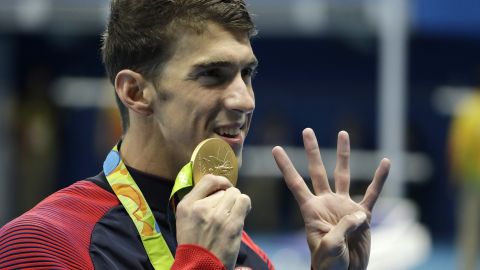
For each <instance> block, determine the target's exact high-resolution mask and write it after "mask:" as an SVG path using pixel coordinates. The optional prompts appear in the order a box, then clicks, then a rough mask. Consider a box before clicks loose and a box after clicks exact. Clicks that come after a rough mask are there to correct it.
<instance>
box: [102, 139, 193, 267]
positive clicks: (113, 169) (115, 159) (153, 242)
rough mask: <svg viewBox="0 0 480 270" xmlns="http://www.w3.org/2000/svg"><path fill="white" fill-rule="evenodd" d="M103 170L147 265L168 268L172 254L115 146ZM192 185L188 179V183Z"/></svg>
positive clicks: (170, 264)
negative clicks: (136, 233) (137, 234)
mask: <svg viewBox="0 0 480 270" xmlns="http://www.w3.org/2000/svg"><path fill="white" fill-rule="evenodd" d="M187 165H188V164H187ZM190 168H191V166H190ZM103 171H104V173H105V176H106V178H107V181H108V184H109V185H110V186H111V187H112V189H113V191H114V192H115V195H116V196H117V198H118V199H119V200H120V202H121V203H122V205H123V207H124V208H125V210H126V211H127V212H128V215H129V216H130V218H131V219H132V221H133V223H134V224H135V227H136V228H137V231H138V233H139V234H140V238H141V240H142V244H143V247H144V248H145V251H146V252H147V255H148V258H149V259H150V263H151V264H152V265H153V267H154V268H155V269H156V270H167V269H170V267H171V266H172V264H173V260H174V259H173V255H172V253H171V252H170V249H169V248H168V246H167V243H166V242H165V239H164V238H163V236H162V233H161V231H160V227H159V226H158V224H157V222H156V221H155V217H154V216H153V212H152V210H151V209H150V207H149V206H148V203H147V201H146V200H145V197H144V196H143V194H142V192H141V191H140V188H139V187H138V186H137V184H136V183H135V181H134V180H133V178H132V176H131V175H130V173H129V172H128V170H127V168H126V166H125V164H124V163H123V161H122V159H121V157H120V153H119V152H118V148H117V146H115V147H113V149H112V151H110V153H109V154H108V156H107V158H106V159H105V162H104V163H103ZM182 171H183V169H182ZM190 175H191V169H190ZM186 176H188V174H186V175H182V177H186ZM177 178H178V177H177ZM182 181H184V182H186V183H188V179H187V180H185V179H184V178H182ZM191 182H192V180H191V178H190V181H189V183H191ZM175 186H177V183H175V185H174V190H175ZM181 189H183V188H181ZM177 190H180V188H177ZM173 193H174V192H172V196H173Z"/></svg>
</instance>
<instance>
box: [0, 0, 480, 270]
mask: <svg viewBox="0 0 480 270" xmlns="http://www.w3.org/2000/svg"><path fill="white" fill-rule="evenodd" d="M249 3H250V9H251V10H252V11H253V13H255V14H256V15H255V21H256V23H257V26H258V28H259V35H258V36H257V37H255V38H254V39H253V40H252V44H253V47H254V51H255V53H256V55H257V58H258V59H259V60H260V68H259V73H258V75H257V77H256V79H255V81H254V87H255V94H256V101H257V109H256V111H255V117H254V122H253V127H252V129H251V133H250V135H249V138H248V139H247V147H246V148H245V157H244V166H243V168H242V170H241V172H240V181H239V182H240V183H239V187H240V188H241V189H242V190H243V191H244V192H245V193H247V194H249V195H250V196H251V198H252V203H253V206H254V207H253V211H252V212H251V214H250V215H249V217H248V219H247V225H246V226H247V230H248V231H249V232H250V233H251V234H252V235H253V238H254V239H256V241H257V242H258V243H259V245H260V246H261V247H262V248H264V249H265V251H266V252H267V253H268V254H269V256H270V257H271V258H272V259H273V261H274V263H275V264H276V266H277V268H278V269H309V260H310V259H309V254H308V248H307V246H306V242H305V240H304V233H303V231H302V229H303V224H302V220H301V217H300V216H299V212H298V209H297V206H296V203H295V202H294V200H293V198H292V196H291V194H290V192H289V191H288V190H287V188H286V186H285V184H284V183H283V181H282V178H281V177H280V174H279V173H278V171H277V170H276V168H275V166H274V161H273V158H272V157H271V148H272V146H273V145H283V146H286V148H287V152H288V153H289V154H290V155H291V156H292V158H293V160H294V162H295V164H296V165H297V166H298V169H299V171H300V172H301V173H302V174H304V175H305V176H306V160H305V157H304V154H303V151H302V141H301V131H302V130H303V129H304V128H305V127H312V128H313V129H314V130H315V131H316V133H317V137H318V140H319V143H320V145H321V147H322V155H323V158H324V160H325V163H326V166H327V169H328V170H329V172H332V171H333V168H334V166H335V146H336V137H337V133H338V131H339V130H346V131H348V132H349V133H350V138H351V144H352V150H353V152H352V181H353V184H352V193H354V194H357V195H361V194H363V192H364V191H365V188H366V186H367V185H368V183H369V181H370V179H371V177H372V176H373V173H374V171H375V168H376V166H377V164H378V162H379V161H380V159H381V158H382V157H385V156H386V157H389V158H391V159H392V163H393V168H392V172H391V176H390V178H389V180H388V183H387V185H386V187H385V192H384V194H383V197H382V199H381V200H380V201H379V203H378V205H377V208H376V209H375V211H376V213H375V218H374V220H373V221H372V226H373V245H372V257H371V260H370V266H369V269H480V263H477V266H474V265H470V266H462V265H465V264H467V261H468V259H466V257H465V256H467V255H465V254H464V252H463V251H462V250H464V249H465V250H469V251H470V253H472V254H473V255H471V256H473V261H475V260H478V259H476V258H480V256H479V255H480V254H479V253H478V251H477V249H478V248H477V247H476V246H475V242H479V241H480V239H478V230H480V225H479V224H478V223H469V224H474V225H472V226H473V230H472V229H471V228H472V226H470V227H468V226H464V225H460V224H465V223H468V222H475V221H472V220H469V219H468V218H467V221H466V222H462V223H459V221H460V220H463V219H462V218H461V217H462V216H468V217H472V216H473V217H474V216H477V219H478V215H480V214H479V212H480V205H479V204H478V200H477V202H466V203H465V200H464V199H465V198H467V196H468V195H465V192H464V191H465V190H477V191H478V189H479V188H478V183H480V180H479V179H476V183H477V184H472V185H471V186H470V184H471V183H472V182H475V181H470V180H469V181H467V182H468V183H467V184H465V182H466V181H464V179H463V178H464V176H462V174H461V173H456V172H455V170H461V169H458V168H457V167H454V166H452V162H453V161H452V158H451V153H452V151H453V152H455V151H456V150H455V149H456V147H457V146H456V145H455V144H453V143H449V142H451V141H452V139H451V135H450V134H453V133H455V132H454V131H452V124H451V123H452V121H453V120H454V119H455V117H456V115H457V114H456V113H455V112H456V111H458V109H457V108H458V106H461V105H459V104H462V100H463V101H465V100H469V99H471V98H470V97H471V95H472V94H473V93H475V91H476V90H475V89H476V88H478V87H480V53H479V51H480V2H479V1H478V0H457V1H450V0H417V1H413V0H411V1H408V0H256V1H250V2H249ZM108 6H109V2H108V1H107V0H101V1H99V0H81V1H80V0H0V59H1V61H0V149H1V151H0V204H1V205H3V207H2V208H0V225H3V224H5V223H6V222H8V221H9V220H11V219H12V218H14V217H16V216H18V215H20V214H21V213H23V212H25V211H27V210H28V209H30V208H31V207H33V206H34V205H35V204H36V203H38V202H39V201H40V200H42V199H43V198H44V197H45V196H47V195H48V194H50V193H52V192H53V191H55V190H58V189H60V188H62V187H65V186H67V185H69V184H71V183H73V182H74V181H77V180H80V179H83V178H86V177H89V176H93V175H96V174H97V173H99V172H100V171H101V166H102V163H103V159H104V157H105V155H106V153H107V152H108V151H109V150H110V149H111V147H112V145H113V144H115V143H116V141H117V140H118V138H119V135H120V133H121V130H120V123H119V116H118V114H117V112H116V107H115V102H114V93H113V88H112V86H111V85H109V83H108V82H107V81H106V79H105V73H104V69H103V66H102V63H101V57H100V49H99V48H100V38H99V36H100V34H101V33H102V31H103V29H104V25H105V22H106V19H107V16H108V10H109V9H108ZM477 105H478V104H477ZM477 108H478V107H477ZM479 118H480V117H479ZM476 125H477V133H476V134H477V135H478V136H477V135H474V137H473V138H474V141H475V139H476V140H477V141H478V140H480V133H479V132H478V130H479V129H480V128H478V127H479V126H480V124H478V122H477V124H476ZM453 129H454V128H453ZM467 133H468V132H467ZM475 136H477V137H475ZM460 142H463V141H462V140H460ZM463 144H464V145H465V143H463ZM472 147H473V146H472ZM477 147H478V146H477ZM467 148H470V147H467ZM476 149H477V150H478V151H477V153H480V149H479V148H476ZM459 155H461V154H459ZM477 156H478V154H477ZM477 158H478V157H477ZM478 160H480V159H478ZM452 168H453V169H452ZM477 168H480V165H479V166H477ZM306 179H308V178H306ZM307 181H308V180H307ZM472 186H473V188H472ZM473 197H480V191H478V192H477V193H475V194H474V195H473ZM475 203H476V204H475ZM467 206H468V207H467ZM466 207H467V208H469V209H470V210H469V211H470V212H468V213H467V214H465V213H464V211H463V210H465V209H466ZM477 222H478V221H477ZM475 224H476V225H475ZM460 228H461V229H460ZM461 232H468V235H469V236H470V237H469V238H470V239H473V240H472V241H473V242H474V243H473V244H472V245H471V246H467V248H464V249H461V248H458V246H462V245H461V244H460V245H459V244H458V243H459V241H458V239H460V238H461V237H459V236H460V235H461ZM475 232H476V236H475ZM475 237H477V238H475ZM471 256H470V257H471ZM467 257H468V256H467Z"/></svg>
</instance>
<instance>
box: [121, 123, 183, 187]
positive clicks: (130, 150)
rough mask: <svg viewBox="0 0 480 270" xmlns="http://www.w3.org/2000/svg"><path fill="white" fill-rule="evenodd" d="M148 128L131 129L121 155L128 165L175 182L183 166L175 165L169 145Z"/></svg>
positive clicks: (124, 138) (124, 141) (125, 137)
mask: <svg viewBox="0 0 480 270" xmlns="http://www.w3.org/2000/svg"><path fill="white" fill-rule="evenodd" d="M163 141H164V140H163V139H162V137H159V136H158V132H155V131H153V130H150V129H149V127H148V126H144V127H141V128H134V127H130V129H129V130H128V131H127V133H126V134H125V135H124V137H123V141H122V146H121V149H120V154H121V156H122V159H123V162H125V164H126V165H128V166H130V167H132V168H134V169H136V170H139V171H141V172H144V173H148V174H151V175H154V176H157V177H161V178H164V179H169V180H170V181H174V180H175V178H176V176H177V174H178V172H179V171H180V169H181V166H180V165H178V164H175V162H174V160H173V159H172V157H171V155H170V154H169V153H171V151H170V150H169V149H168V148H169V147H168V145H166V144H165V143H162V142H163Z"/></svg>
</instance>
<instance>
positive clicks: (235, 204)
mask: <svg viewBox="0 0 480 270" xmlns="http://www.w3.org/2000/svg"><path fill="white" fill-rule="evenodd" d="M250 209H251V203H250V198H249V197H248V196H247V195H245V194H242V193H241V192H240V191H239V190H238V189H237V188H235V187H233V186H232V184H231V183H230V181H228V179H227V178H225V177H222V176H215V175H205V176H204V177H203V178H202V180H201V181H199V183H198V184H197V185H196V186H194V188H193V189H192V190H191V191H190V193H188V194H187V195H186V196H185V197H184V198H183V199H182V200H181V201H180V203H179V204H178V206H177V213H176V220H177V221H176V225H177V241H178V244H179V245H180V244H194V245H199V246H202V247H204V248H206V249H208V250H210V252H212V253H213V254H214V255H215V256H217V258H218V259H220V261H222V263H223V264H224V265H225V267H226V268H227V269H233V268H234V267H235V262H236V261H237V256H238V252H239V250H240V243H241V240H242V231H243V225H244V221H245V217H246V216H247V214H248V213H249V212H250Z"/></svg>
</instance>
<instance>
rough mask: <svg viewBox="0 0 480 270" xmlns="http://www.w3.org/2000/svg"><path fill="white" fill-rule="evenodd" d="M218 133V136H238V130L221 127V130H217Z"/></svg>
mask: <svg viewBox="0 0 480 270" xmlns="http://www.w3.org/2000/svg"><path fill="white" fill-rule="evenodd" d="M218 133H219V134H220V135H228V136H236V135H238V134H240V129H238V128H228V127H222V128H219V129H218Z"/></svg>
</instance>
